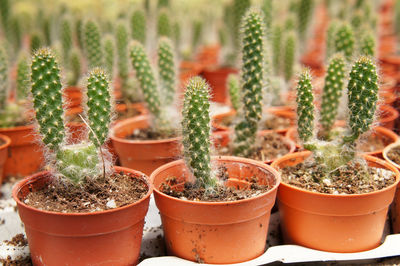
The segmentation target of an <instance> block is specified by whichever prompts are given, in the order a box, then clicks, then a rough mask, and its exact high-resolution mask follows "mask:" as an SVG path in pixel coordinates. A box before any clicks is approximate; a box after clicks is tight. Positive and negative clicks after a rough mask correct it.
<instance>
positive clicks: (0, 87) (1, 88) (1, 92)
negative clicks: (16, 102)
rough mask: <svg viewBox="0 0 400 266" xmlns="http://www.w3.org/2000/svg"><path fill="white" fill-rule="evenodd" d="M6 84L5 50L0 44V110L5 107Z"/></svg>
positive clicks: (6, 64) (7, 84)
mask: <svg viewBox="0 0 400 266" xmlns="http://www.w3.org/2000/svg"><path fill="white" fill-rule="evenodd" d="M8 86H9V80H8V58H7V53H6V50H5V49H4V48H3V47H1V46H0V110H4V109H5V108H6V105H7V95H8Z"/></svg>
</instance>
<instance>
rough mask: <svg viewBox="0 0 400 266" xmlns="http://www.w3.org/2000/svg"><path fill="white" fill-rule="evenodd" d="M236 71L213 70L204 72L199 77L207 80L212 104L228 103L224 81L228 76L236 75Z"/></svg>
mask: <svg viewBox="0 0 400 266" xmlns="http://www.w3.org/2000/svg"><path fill="white" fill-rule="evenodd" d="M237 72H238V70H237V69H234V68H228V67H223V68H217V69H213V70H204V71H203V72H201V76H202V77H203V78H204V79H206V80H207V82H208V84H209V85H210V88H211V100H212V101H214V102H220V103H227V102H228V98H229V97H228V89H227V86H226V79H227V78H228V76H229V74H234V73H237Z"/></svg>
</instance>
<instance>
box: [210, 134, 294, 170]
mask: <svg viewBox="0 0 400 266" xmlns="http://www.w3.org/2000/svg"><path fill="white" fill-rule="evenodd" d="M269 133H270V131H259V132H258V135H259V136H260V137H262V136H264V135H267V134H269ZM232 135H233V132H232V131H217V132H214V133H213V134H212V136H211V137H212V140H213V143H214V146H215V147H216V148H218V147H226V146H228V145H229V143H230V142H231V136H232ZM281 139H282V142H284V143H285V144H286V146H287V148H288V149H289V152H288V154H289V153H293V152H295V150H296V145H295V143H294V142H293V141H291V140H290V139H288V138H286V137H284V136H282V137H281ZM276 159H277V158H272V159H270V160H266V161H264V163H265V164H271V163H272V162H273V161H275V160H276Z"/></svg>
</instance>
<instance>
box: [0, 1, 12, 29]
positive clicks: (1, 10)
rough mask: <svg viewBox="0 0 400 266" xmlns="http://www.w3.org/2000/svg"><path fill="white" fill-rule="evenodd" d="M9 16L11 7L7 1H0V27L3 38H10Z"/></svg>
mask: <svg viewBox="0 0 400 266" xmlns="http://www.w3.org/2000/svg"><path fill="white" fill-rule="evenodd" d="M10 16H11V6H10V2H9V0H0V18H1V26H2V27H3V32H4V35H5V36H7V37H8V36H10V35H9V34H10Z"/></svg>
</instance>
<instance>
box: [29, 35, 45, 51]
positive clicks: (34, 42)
mask: <svg viewBox="0 0 400 266" xmlns="http://www.w3.org/2000/svg"><path fill="white" fill-rule="evenodd" d="M42 44H43V41H42V35H41V34H40V33H39V32H33V33H32V34H31V44H30V49H31V52H35V51H36V50H38V49H39V48H40V47H41V46H42Z"/></svg>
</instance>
